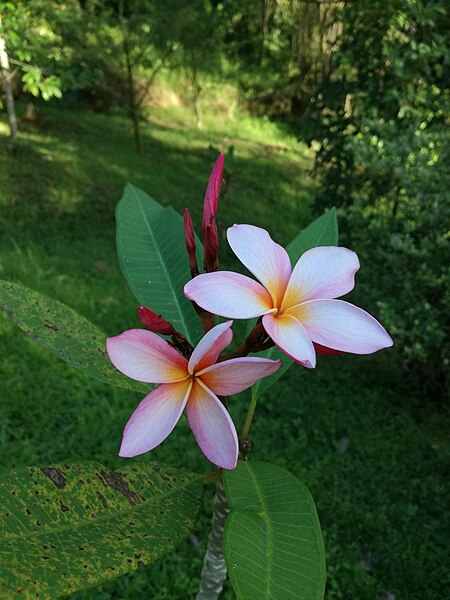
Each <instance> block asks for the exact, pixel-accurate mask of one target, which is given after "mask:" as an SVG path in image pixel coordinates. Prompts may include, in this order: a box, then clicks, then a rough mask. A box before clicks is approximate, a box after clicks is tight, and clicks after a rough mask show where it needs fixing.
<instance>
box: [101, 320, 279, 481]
mask: <svg viewBox="0 0 450 600" xmlns="http://www.w3.org/2000/svg"><path fill="white" fill-rule="evenodd" d="M232 323H233V322H232V321H227V322H226V323H222V324H220V325H217V326H216V327H213V329H211V330H210V331H208V333H207V334H206V335H204V336H203V338H202V339H201V340H200V342H199V343H198V345H197V347H196V348H195V349H194V351H193V352H192V355H191V357H190V359H189V360H187V359H186V358H184V356H182V355H181V354H180V353H179V352H177V350H175V348H173V346H171V345H170V344H169V343H168V342H166V341H165V340H164V339H162V338H161V337H159V336H158V335H156V334H155V333H153V332H151V331H146V330H144V329H130V330H128V331H124V332H123V333H122V334H120V335H118V336H116V337H112V338H108V340H107V341H106V348H107V350H108V354H109V358H110V359H111V362H112V363H113V365H114V366H115V367H116V368H117V369H118V370H119V371H121V372H122V373H124V374H125V375H127V377H130V378H131V379H135V380H136V381H143V382H147V383H150V382H152V383H159V384H160V385H158V387H156V388H155V389H154V390H152V391H151V392H150V393H149V394H148V395H147V396H146V397H145V398H144V399H143V400H142V402H141V403H140V404H139V406H138V407H137V408H136V410H135V411H134V413H133V414H132V415H131V418H130V420H129V421H128V423H127V425H126V427H125V431H124V433H123V440H122V445H121V448H120V452H119V454H120V456H124V457H132V456H136V455H138V454H143V453H144V452H148V451H149V450H152V449H153V448H155V446H158V444H160V443H161V442H162V441H163V440H165V439H166V437H167V436H168V435H169V434H170V433H171V431H172V430H173V428H174V427H175V425H176V424H177V422H178V419H179V418H180V416H181V413H182V412H183V410H184V408H186V414H187V418H188V421H189V425H190V427H191V429H192V432H193V434H194V436H195V439H196V440H197V443H198V445H199V446H200V448H201V450H202V452H203V453H204V454H205V456H206V457H207V458H208V459H209V460H210V461H211V462H213V463H214V464H215V465H218V466H219V467H222V468H223V469H234V468H235V466H236V461H237V456H238V439H237V435H236V429H235V427H234V425H233V421H232V420H231V418H230V415H229V414H228V412H227V410H226V409H225V407H224V405H223V404H222V402H221V401H220V400H219V398H218V397H217V395H219V396H230V395H231V394H238V393H239V392H242V391H244V390H246V389H247V388H249V387H250V386H251V385H253V384H254V383H256V382H257V381H258V380H259V379H261V378H262V377H266V376H267V375H272V374H273V373H275V371H277V370H278V369H279V368H280V366H281V361H279V360H269V359H265V358H250V357H249V358H234V359H230V360H224V361H223V362H219V363H217V362H216V361H217V359H218V358H219V355H220V353H221V352H222V350H223V349H224V348H225V347H226V346H228V344H229V343H230V342H231V340H232V338H233V332H232V330H231V325H232Z"/></svg>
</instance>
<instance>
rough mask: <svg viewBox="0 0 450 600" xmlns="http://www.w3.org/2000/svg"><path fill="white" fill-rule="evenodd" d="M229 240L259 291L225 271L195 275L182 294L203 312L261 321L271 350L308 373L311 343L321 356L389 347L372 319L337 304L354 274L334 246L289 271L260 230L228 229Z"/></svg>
mask: <svg viewBox="0 0 450 600" xmlns="http://www.w3.org/2000/svg"><path fill="white" fill-rule="evenodd" d="M227 236H228V242H229V244H230V246H231V248H232V250H233V252H234V253H235V254H236V255H237V257H238V258H239V259H240V260H241V261H242V262H243V263H244V265H245V266H246V267H247V268H248V269H249V271H251V273H253V275H254V276H255V277H256V278H257V279H258V280H259V281H260V282H261V283H258V282H257V281H255V280H254V279H250V278H249V277H246V276H245V275H241V274H239V273H232V272H228V271H221V272H217V273H205V274H203V275H199V276H198V277H196V278H195V279H193V280H192V281H190V282H189V283H187V284H186V286H185V288H184V292H185V294H186V296H187V297H188V298H190V299H191V300H194V301H195V302H197V304H199V305H200V306H201V307H202V308H204V309H205V310H208V311H210V312H212V313H214V314H216V315H221V316H224V317H227V318H232V319H252V318H254V317H262V323H263V326H264V329H265V331H266V332H267V334H268V335H269V336H270V337H271V338H272V340H273V342H274V343H275V345H276V346H277V347H278V348H279V349H280V350H282V351H283V352H284V353H285V354H287V355H288V356H289V357H290V358H292V360H294V361H295V362H297V363H300V364H302V365H305V366H307V367H311V368H312V367H314V366H315V364H316V352H315V349H314V345H313V343H316V344H318V345H319V348H321V349H322V350H324V351H332V350H337V351H342V352H351V353H354V354H371V353H372V352H376V351H377V350H380V349H381V348H387V347H388V346H392V344H393V342H392V339H391V338H390V336H389V335H388V333H387V332H386V331H385V329H384V328H383V327H382V325H381V324H380V323H378V321H377V320H376V319H374V318H373V317H372V316H370V315H369V314H368V313H367V312H365V311H364V310H362V309H360V308H357V307H356V306H353V304H349V303H348V302H344V301H343V300H336V298H338V297H339V296H343V295H344V294H347V293H348V292H350V291H351V290H352V289H353V287H354V284H355V280H354V278H355V273H356V271H357V270H358V269H359V260H358V257H357V256H356V254H355V253H354V252H352V251H351V250H347V249H346V248H339V247H335V246H322V247H318V248H312V249H311V250H308V251H306V252H305V253H304V254H303V255H302V256H301V257H300V259H299V261H298V262H297V264H296V265H295V267H294V268H293V269H292V267H291V262H290V260H289V256H288V254H287V252H286V250H285V249H284V248H282V246H280V245H279V244H277V243H275V242H274V241H273V240H272V238H271V237H270V235H269V234H268V232H267V231H265V229H261V228H259V227H254V226H252V225H234V226H233V227H230V228H229V229H228V232H227ZM330 353H331V352H330Z"/></svg>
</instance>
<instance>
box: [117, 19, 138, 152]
mask: <svg viewBox="0 0 450 600" xmlns="http://www.w3.org/2000/svg"><path fill="white" fill-rule="evenodd" d="M125 27H126V26H125V25H124V24H123V23H122V36H123V37H122V47H123V53H124V55H125V65H126V68H127V81H128V111H129V114H130V118H131V121H132V123H133V132H134V141H135V143H136V148H137V149H138V151H139V152H140V151H141V147H142V146H141V131H140V129H139V118H138V109H137V105H136V93H135V89H134V76H133V65H132V63H131V56H130V47H129V44H128V37H127V32H126V31H125Z"/></svg>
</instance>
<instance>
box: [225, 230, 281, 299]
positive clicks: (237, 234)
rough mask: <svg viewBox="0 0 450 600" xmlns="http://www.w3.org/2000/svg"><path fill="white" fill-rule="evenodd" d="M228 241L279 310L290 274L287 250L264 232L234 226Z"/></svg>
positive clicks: (228, 234) (229, 231) (228, 233)
mask: <svg viewBox="0 0 450 600" xmlns="http://www.w3.org/2000/svg"><path fill="white" fill-rule="evenodd" d="M227 238H228V243H229V244H230V246H231V249H232V250H233V252H234V253H235V254H236V256H237V257H238V258H239V260H240V261H241V262H242V263H243V264H244V265H245V266H246V267H247V269H248V270H249V271H250V272H251V273H253V275H254V276H255V277H256V278H257V279H259V281H260V282H261V283H262V284H263V286H264V287H265V288H266V289H267V290H268V291H269V292H270V295H271V297H272V301H273V304H274V306H277V307H279V306H280V305H281V301H282V299H283V295H284V292H285V290H286V286H287V284H288V281H289V277H290V275H291V271H292V267H291V261H290V260H289V256H288V254H287V252H286V250H285V249H284V248H283V247H282V246H280V245H279V244H277V243H276V242H274V241H273V239H272V238H271V237H270V235H269V233H268V232H267V231H266V230H265V229H262V228H261V227H255V226H253V225H233V227H230V228H229V229H228V231H227Z"/></svg>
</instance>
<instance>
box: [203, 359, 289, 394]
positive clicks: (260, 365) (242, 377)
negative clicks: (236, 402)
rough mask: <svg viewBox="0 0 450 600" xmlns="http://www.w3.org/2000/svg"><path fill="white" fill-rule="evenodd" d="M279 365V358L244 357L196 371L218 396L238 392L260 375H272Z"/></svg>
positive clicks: (259, 377) (257, 379)
mask: <svg viewBox="0 0 450 600" xmlns="http://www.w3.org/2000/svg"><path fill="white" fill-rule="evenodd" d="M280 367H281V360H270V359H268V358H259V357H244V358H232V359H230V360H224V361H223V362H220V363H217V364H216V365H212V366H210V367H207V368H206V369H204V370H203V371H200V372H198V373H197V377H200V379H201V380H202V382H203V383H204V384H205V385H206V386H207V387H208V388H209V389H210V390H211V391H212V392H214V393H215V394H218V395H219V396H231V394H239V392H243V391H244V390H246V389H247V388H249V387H250V386H252V385H253V384H254V383H256V382H257V381H259V380H260V379H261V378H262V377H267V376H268V375H273V374H274V373H275V372H276V371H278V369H279V368H280Z"/></svg>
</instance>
